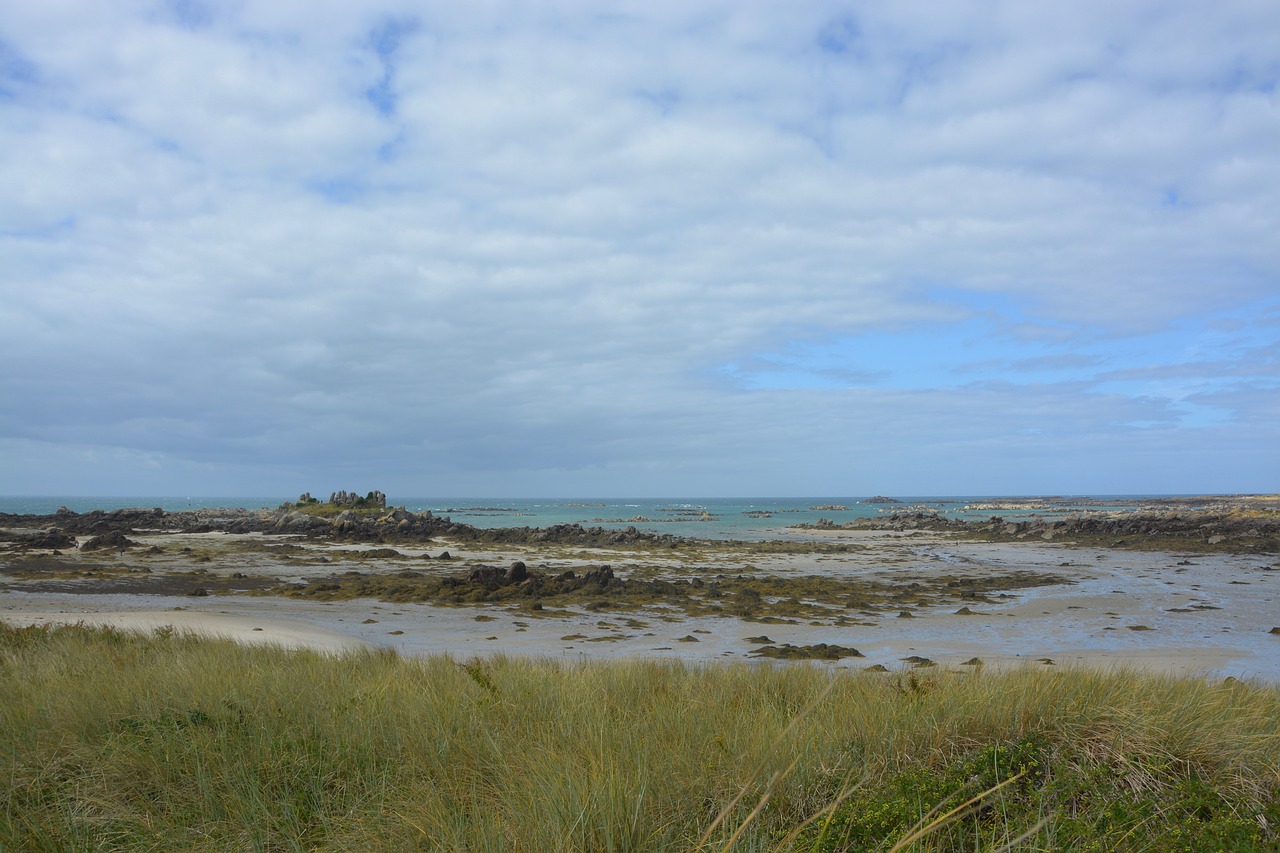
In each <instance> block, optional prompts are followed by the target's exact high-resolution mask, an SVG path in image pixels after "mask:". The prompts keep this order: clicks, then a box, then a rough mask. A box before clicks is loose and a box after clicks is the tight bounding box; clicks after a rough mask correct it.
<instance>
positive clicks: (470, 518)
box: [0, 495, 1177, 540]
mask: <svg viewBox="0 0 1280 853" xmlns="http://www.w3.org/2000/svg"><path fill="white" fill-rule="evenodd" d="M1168 497H1177V496H1171V495H1105V496H1096V495H1095V496H1075V497H1063V496H1053V497H1049V498H1044V499H1035V498H1026V497H1019V498H1010V497H993V496H989V495H988V496H982V495H969V496H960V495H952V496H941V497H940V496H896V497H894V498H892V501H893V502H887V501H885V500H883V499H879V498H872V497H868V496H862V497H783V498H779V497H772V498H770V497H764V498H447V497H445V498H434V497H398V496H395V495H388V498H387V502H388V505H389V506H397V507H404V508H405V509H407V510H410V511H413V512H422V511H423V510H430V511H431V512H432V513H434V514H436V515H443V516H448V517H449V518H451V519H452V520H454V521H458V522H463V523H466V524H470V525H473V526H475V527H484V528H489V527H549V526H552V525H556V524H581V525H583V526H585V527H604V528H611V529H618V530H622V529H625V528H628V527H635V528H636V529H638V530H643V531H648V532H654V533H671V534H674V535H677V536H688V537H692V538H698V539H743V540H760V539H771V538H777V537H779V536H785V535H786V531H787V528H792V527H795V526H796V525H800V524H805V523H807V524H813V523H815V522H818V521H819V520H821V519H827V520H829V521H832V522H834V523H836V524H839V523H841V522H845V521H851V520H853V519H856V518H871V517H875V516H878V515H888V514H891V513H895V512H925V513H930V514H936V515H938V516H941V517H943V518H954V519H962V520H966V521H971V520H981V519H987V518H990V517H992V516H998V517H1000V518H1003V519H1008V520H1010V521H1018V520H1029V519H1036V518H1061V517H1064V516H1068V515H1075V514H1079V513H1082V512H1096V511H1132V510H1135V509H1137V508H1138V507H1139V505H1141V503H1142V502H1143V501H1145V500H1150V499H1152V498H1168ZM290 500H294V498H287V497H279V496H274V497H260V496H259V497H243V496H241V497H225V496H224V497H174V496H167V497H81V496H44V497H0V512H2V513H11V514H31V515H47V514H51V513H54V512H57V511H58V509H59V508H61V507H66V508H67V509H70V510H72V511H74V512H79V513H84V512H89V511H92V510H104V511H111V510H115V509H130V508H139V507H142V508H153V507H159V508H161V509H164V510H167V511H169V512H179V511H183V510H194V509H221V508H229V507H237V508H244V509H274V508H276V507H279V506H280V505H281V504H283V503H285V502H287V501H290ZM1014 502H1016V503H1014Z"/></svg>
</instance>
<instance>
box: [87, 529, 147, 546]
mask: <svg viewBox="0 0 1280 853" xmlns="http://www.w3.org/2000/svg"><path fill="white" fill-rule="evenodd" d="M137 545H138V543H137V542H134V541H133V540H132V539H129V538H127V537H126V536H125V535H124V534H123V533H121V532H120V531H119V530H113V531H111V532H110V533H104V534H102V535H101V536H95V537H93V538H92V539H90V540H89V541H88V542H86V543H84V544H83V545H81V546H80V550H82V551H103V550H106V549H108V548H115V549H119V550H121V551H123V550H125V549H126V548H135V547H137Z"/></svg>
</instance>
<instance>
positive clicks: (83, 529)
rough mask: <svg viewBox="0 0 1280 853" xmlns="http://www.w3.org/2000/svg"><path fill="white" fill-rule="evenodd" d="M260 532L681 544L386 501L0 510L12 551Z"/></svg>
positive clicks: (371, 539) (352, 538) (634, 533)
mask: <svg viewBox="0 0 1280 853" xmlns="http://www.w3.org/2000/svg"><path fill="white" fill-rule="evenodd" d="M144 532H145V533H185V534H197V533H235V534H244V533H262V534H285V535H293V536H299V537H302V538H304V539H315V540H325V541H335V542H360V543H376V544H419V543H427V542H430V541H432V540H433V539H435V538H438V537H448V538H449V539H452V540H460V541H464V542H482V543H501V544H507V543H509V544H525V543H547V544H565V545H584V546H608V545H627V546H637V545H638V546H648V547H662V548H675V547H679V544H680V542H681V541H683V540H682V539H681V538H680V537H676V536H672V535H670V534H658V533H646V532H644V531H640V530H637V529H636V528H634V527H628V528H626V529H624V530H609V529H606V528H603V527H583V526H582V525H580V524H557V525H553V526H551V527H502V528H479V527H474V526H472V525H470V524H462V523H459V522H454V521H452V520H451V519H450V518H449V517H448V516H438V515H434V514H432V513H431V512H430V511H426V512H409V511H408V510H405V509H403V508H398V509H397V508H391V509H386V510H384V511H379V512H372V513H371V512H367V511H365V512H358V511H356V510H343V511H341V512H338V513H336V514H334V515H332V516H329V517H326V516H324V515H317V514H315V513H311V512H307V511H305V510H304V509H299V508H298V507H296V506H294V505H289V504H287V505H285V506H282V507H280V508H278V509H275V510H252V509H198V510H184V511H181V512H169V511H167V510H163V509H159V508H156V509H119V510H112V511H110V512H106V511H103V510H93V511H91V512H86V513H77V512H73V511H71V510H69V509H66V508H65V507H64V508H62V509H59V510H58V511H57V512H55V513H52V514H50V515H13V514H9V513H0V547H4V546H7V547H8V549H10V550H48V549H69V548H75V547H76V538H75V537H77V536H89V537H92V538H91V539H90V540H89V541H88V542H85V543H83V544H82V545H81V546H80V547H81V548H86V547H87V548H88V549H89V550H96V549H99V548H113V547H114V548H118V549H122V550H124V549H128V548H130V547H134V546H135V545H136V544H137V543H136V542H134V541H133V540H131V539H129V537H130V536H134V535H138V534H141V533H144Z"/></svg>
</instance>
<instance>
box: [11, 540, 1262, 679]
mask: <svg viewBox="0 0 1280 853" xmlns="http://www.w3.org/2000/svg"><path fill="white" fill-rule="evenodd" d="M789 536H790V538H801V537H800V536H797V535H796V534H795V533H794V532H791V533H790V534H789ZM135 538H137V539H139V541H141V542H142V544H143V545H144V546H153V545H154V546H156V547H157V548H159V549H161V550H162V551H163V552H164V553H162V554H159V555H157V556H151V557H140V556H138V555H136V554H135V553H134V552H128V553H124V554H119V555H110V556H108V557H98V558H93V559H94V560H95V562H88V560H89V558H87V557H81V556H80V555H78V554H70V553H69V554H68V555H66V556H65V559H66V560H69V561H76V560H83V561H86V562H85V565H86V566H90V565H91V566H95V567H98V568H104V569H107V570H111V569H113V568H114V569H120V570H128V569H131V568H136V567H137V566H139V565H142V564H144V563H145V564H146V565H147V566H148V567H149V570H150V573H151V574H152V575H153V581H152V582H153V584H158V581H159V577H158V576H160V575H163V576H165V577H168V576H169V575H167V574H166V573H174V572H178V571H180V570H183V569H190V568H191V567H192V566H191V565H190V564H188V563H186V562H184V561H185V560H187V559H188V558H187V557H186V556H185V555H183V554H182V553H181V552H180V549H181V547H183V546H184V544H185V545H188V546H189V545H192V544H193V543H195V544H196V545H198V546H199V547H200V548H202V549H204V551H205V552H206V553H208V552H210V551H211V552H212V553H213V554H214V557H213V558H212V559H211V560H208V561H206V562H204V563H202V564H201V565H202V567H203V568H204V570H205V571H206V572H207V575H206V576H207V577H209V578H216V579H225V578H227V577H229V576H231V575H232V574H233V573H236V572H240V573H248V574H251V575H253V576H255V577H258V576H264V575H265V576H268V577H271V578H273V579H289V580H304V579H306V578H308V577H310V576H316V575H320V574H328V573H333V572H334V571H336V570H339V569H341V568H347V566H344V565H341V564H333V565H314V564H302V563H299V562H297V561H291V560H287V559H278V558H274V557H272V556H270V549H269V548H267V547H258V548H257V550H253V549H249V550H245V549H243V548H239V547H237V546H240V545H243V544H245V543H250V544H253V545H255V546H270V545H288V544H296V545H297V546H299V547H305V548H307V549H311V550H314V551H318V552H330V551H337V550H339V549H341V550H346V551H350V550H352V549H361V548H363V547H365V546H313V545H310V544H307V543H302V542H300V541H297V540H293V539H292V538H290V537H285V536H279V537H263V536H260V535H256V534H252V535H249V536H240V537H237V536H234V535H231V534H217V533H214V534H163V535H155V536H145V535H144V536H140V537H135ZM807 538H808V539H810V540H816V541H821V542H839V543H843V544H848V545H851V546H854V550H853V551H851V552H850V553H842V554H759V553H754V552H749V551H747V550H745V549H744V547H743V546H742V545H741V544H740V543H717V544H714V545H707V546H706V547H705V548H704V549H703V550H702V551H700V552H699V553H698V555H697V557H696V559H694V560H693V561H692V562H691V561H690V558H689V557H687V556H684V555H679V554H670V555H668V554H654V553H652V552H646V553H627V552H620V551H618V550H615V549H598V550H594V551H593V550H592V549H584V548H577V549H568V550H565V549H560V550H557V551H549V550H547V549H539V548H538V547H537V546H504V547H502V548H485V549H476V550H468V548H467V546H466V545H465V544H464V543H456V542H447V541H440V542H433V543H431V545H430V548H417V549H415V548H412V547H408V548H406V547H397V549H396V550H397V551H399V552H400V553H401V554H403V555H405V556H406V557H410V558H416V557H419V556H420V555H421V554H422V553H424V552H425V553H430V554H438V553H439V552H440V551H441V550H445V549H447V550H449V551H450V552H451V554H453V555H454V557H455V558H456V559H455V560H452V561H449V562H447V563H446V562H444V561H439V560H430V561H422V562H421V563H420V564H415V565H414V568H415V569H421V570H424V571H449V572H459V571H465V570H466V568H467V567H468V566H469V565H472V564H477V563H480V562H483V563H484V564H487V565H504V564H506V563H508V562H510V561H513V560H523V561H526V562H528V563H529V564H530V565H531V566H532V565H535V564H537V565H543V566H547V567H548V568H549V569H552V570H556V571H560V570H563V569H565V568H566V567H572V566H583V565H588V564H591V563H592V562H593V561H595V562H608V563H610V564H612V565H613V566H614V569H615V570H616V571H617V572H618V574H619V575H620V576H625V575H626V572H627V570H628V568H627V567H628V566H629V565H637V566H638V565H643V566H644V567H645V570H646V571H649V572H653V571H661V572H662V573H664V574H669V575H670V576H673V577H675V576H681V575H688V574H693V573H696V572H698V571H706V570H707V567H708V566H712V567H714V568H715V569H716V570H719V571H723V572H726V573H729V572H750V573H755V574H762V575H776V576H799V575H812V574H828V575H833V576H841V577H860V578H883V579H891V580H893V581H895V582H902V581H904V580H908V579H921V580H925V579H928V578H930V577H937V576H941V575H950V574H955V573H957V572H962V573H964V574H965V575H968V576H981V575H1000V574H1003V573H1009V572H1016V571H1023V570H1036V571H1043V572H1052V573H1055V574H1059V575H1062V576H1063V577H1065V578H1067V579H1069V580H1070V581H1071V582H1070V583H1064V584H1056V585H1052V586H1041V587H1035V588H1027V589H1017V590H1011V591H1010V592H1009V593H1008V594H1007V597H1004V598H1000V599H999V601H998V602H997V603H983V604H971V605H967V607H968V611H969V612H968V613H957V612H956V611H957V610H960V609H962V608H961V607H960V606H959V605H958V604H948V605H947V606H945V607H935V608H927V609H917V610H914V611H912V614H913V615H912V616H911V617H910V618H899V617H897V616H896V615H894V614H889V613H880V614H876V615H875V616H874V617H870V616H867V617H865V618H863V619H861V620H860V622H861V623H862V624H857V625H846V626H841V627H837V626H833V625H830V624H819V625H815V624H807V623H803V622H799V621H796V622H792V623H790V624H784V623H769V624H764V623H761V622H759V621H745V620H743V619H739V618H735V617H730V616H697V617H690V616H687V615H685V614H683V613H680V612H677V611H674V610H672V609H669V608H663V607H661V606H658V605H655V606H653V607H648V608H645V609H643V610H642V611H638V612H626V613H609V612H588V611H586V610H585V609H583V608H570V611H571V612H569V613H567V614H565V615H557V616H555V617H536V616H535V617H531V616H530V614H528V613H522V612H517V611H516V610H514V609H512V608H510V607H507V606H502V605H484V604H481V605H469V606H464V607H449V606H434V605H431V604H393V603H388V602H383V601H378V600H375V599H371V598H359V599H351V600H340V601H332V602H323V601H315V600H307V599H296V598H287V597H282V596H258V595H254V596H251V595H243V594H229V595H223V594H212V595H208V596H205V597H192V596H189V595H183V594H146V593H138V592H127V593H121V592H117V591H111V586H112V584H111V581H110V579H109V578H107V579H104V578H101V577H99V578H79V577H75V578H71V577H68V578H63V579H60V580H49V579H43V578H40V577H30V576H21V577H19V576H17V575H15V574H13V573H6V570H5V568H4V567H3V566H0V583H2V584H3V588H2V589H0V619H3V620H4V621H6V622H8V623H10V624H42V623H77V622H84V623H86V624H95V625H114V626H117V627H120V628H124V629H130V630H142V631H153V630H156V629H159V628H165V627H172V628H173V629H174V630H178V631H193V632H196V633H200V634H203V635H209V636H222V637H229V638H232V639H235V640H237V641H241V642H251V643H273V644H279V645H284V646H288V647H293V648H311V649H317V650H320V651H325V652H338V651H342V650H346V649H353V648H361V647H383V648H394V649H396V650H398V651H399V652H401V653H404V654H410V655H425V654H450V655H453V656H455V657H459V658H465V657H472V656H475V655H485V654H506V655H533V656H539V657H547V658H554V659H559V660H565V661H576V660H585V659H618V658H634V657H646V658H654V659H672V660H681V661H686V662H710V661H725V660H732V661H742V660H755V659H758V658H755V657H753V652H754V651H755V650H756V649H758V648H759V647H760V645H761V643H760V642H758V641H757V642H752V641H750V639H749V638H758V637H760V636H762V635H763V636H767V637H768V638H769V639H770V640H771V641H772V642H773V643H774V644H775V645H779V644H791V645H793V646H805V645H811V644H817V643H829V644H837V645H841V646H849V647H853V648H856V649H858V650H859V651H860V652H861V653H862V655H863V656H864V657H860V658H854V657H847V658H844V659H842V660H840V661H839V662H837V663H834V664H823V665H832V666H839V667H848V668H851V669H861V668H864V667H867V666H871V665H874V664H880V665H883V666H885V667H887V668H889V669H891V670H901V669H904V668H908V667H910V666H912V663H911V662H909V661H908V660H906V659H908V658H912V657H916V658H927V659H928V660H930V661H932V662H934V663H935V664H937V665H940V666H945V667H948V668H957V669H962V670H964V669H969V668H972V667H966V666H965V665H964V664H965V662H966V661H970V660H971V659H973V658H978V659H980V660H981V661H982V662H983V664H985V665H986V666H1008V665H1029V666H1034V667H1048V666H1074V665H1090V666H1104V667H1109V666H1125V667H1138V668H1142V669H1147V670H1153V671H1158V672H1166V673H1171V674H1176V675H1197V674H1204V675H1208V676H1212V677H1225V676H1234V677H1237V678H1252V679H1259V680H1265V681H1270V682H1280V635H1273V634H1271V633H1270V631H1271V629H1272V628H1273V627H1276V626H1280V601H1278V598H1280V595H1278V593H1280V560H1277V558H1276V557H1275V556H1274V555H1266V554H1261V555H1255V554H1241V555H1235V554H1180V553H1166V552H1142V551H1125V550H1119V549H1094V548H1089V549H1082V548H1071V547H1066V546H1062V545H1058V544H1053V543H1034V544H1032V543H999V544H983V543H972V542H959V541H950V540H948V539H946V538H945V537H941V536H936V535H931V534H905V535H900V534H894V533H886V532H884V531H838V532H824V533H821V534H817V533H815V534H812V535H809V536H808V537H807ZM693 563H696V565H694V564H693ZM8 565H13V562H12V561H11V560H10V561H9V562H8ZM404 566H405V563H404V562H403V561H396V560H391V561H382V562H381V563H380V562H379V561H377V560H368V561H361V565H360V568H361V570H363V571H375V572H376V571H386V572H395V571H401V570H402V569H403V568H404ZM131 577H132V576H131ZM191 583H192V581H191V579H190V577H189V576H187V575H182V576H181V584H182V585H186V586H189V585H190V584H191ZM154 588H155V589H157V590H160V589H164V586H163V585H162V584H160V585H156V586H154Z"/></svg>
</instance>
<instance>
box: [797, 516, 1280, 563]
mask: <svg viewBox="0 0 1280 853" xmlns="http://www.w3.org/2000/svg"><path fill="white" fill-rule="evenodd" d="M796 528H799V529H809V530H859V529H862V530H895V531H911V530H928V531H938V532H945V533H953V534H956V535H960V536H966V537H976V538H983V539H989V540H994V541H1002V540H1025V539H1033V538H1038V539H1042V540H1046V541H1076V542H1082V543H1088V544H1098V545H1105V546H1107V547H1126V546H1130V547H1170V548H1177V547H1196V548H1211V549H1214V550H1247V551H1260V552H1264V553H1275V552H1277V551H1280V513H1275V512H1250V511H1229V512H1213V511H1194V510H1186V511H1168V512H1091V513H1086V514H1083V515H1074V516H1070V517H1067V518H1057V519H1044V518H1040V519H1022V520H1014V519H1007V518H1001V517H1000V516H994V515H993V516H991V517H989V518H988V519H986V520H985V521H962V520H959V519H952V518H946V517H943V516H939V515H937V514H935V513H926V512H906V513H894V514H893V515H888V516H878V517H875V518H858V519H854V520H852V521H846V522H843V523H840V524H837V523H836V522H833V521H831V520H830V519H826V518H822V519H819V520H818V521H817V522H816V523H813V524H798V525H796Z"/></svg>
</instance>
